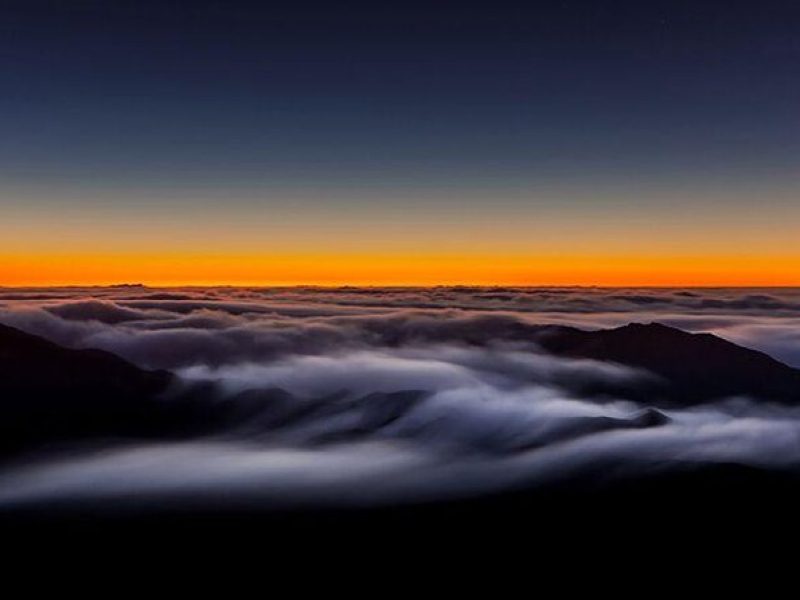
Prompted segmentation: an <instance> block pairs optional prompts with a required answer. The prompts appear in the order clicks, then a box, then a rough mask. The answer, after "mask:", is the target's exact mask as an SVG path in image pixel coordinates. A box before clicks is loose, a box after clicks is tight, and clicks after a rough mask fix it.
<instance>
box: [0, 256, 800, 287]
mask: <svg viewBox="0 0 800 600" xmlns="http://www.w3.org/2000/svg"><path fill="white" fill-rule="evenodd" d="M123 283H141V284H144V285H149V286H155V287H158V286H164V287H169V286H187V285H196V286H216V285H263V286H293V285H318V286H342V285H360V286H435V285H517V286H608V287H646V286H652V287H687V286H694V287H791V286H798V285H800V256H771V257H768V256H758V257H754V256H688V255H687V256H641V255H637V256H620V255H609V256H598V255H591V256H585V255H574V256H564V255H557V256H541V255H539V256H518V255H514V256H494V255H427V256H425V255H415V256H408V255H323V254H307V255H297V254H292V255H266V256H265V255H238V256H237V255H222V256H212V255H200V254H172V255H142V254H124V255H102V256H99V255H86V254H81V255H24V256H0V286H5V287H24V286H42V287H44V286H62V285H97V286H101V285H115V284H123Z"/></svg>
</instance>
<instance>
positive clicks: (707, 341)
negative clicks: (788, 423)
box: [537, 323, 800, 405]
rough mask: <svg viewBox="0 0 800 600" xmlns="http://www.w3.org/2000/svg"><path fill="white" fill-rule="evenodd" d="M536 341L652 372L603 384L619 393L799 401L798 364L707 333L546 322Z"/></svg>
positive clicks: (671, 398) (684, 401)
mask: <svg viewBox="0 0 800 600" xmlns="http://www.w3.org/2000/svg"><path fill="white" fill-rule="evenodd" d="M537 341H538V342H539V344H540V345H541V346H542V348H543V349H545V350H546V351H548V352H550V353H552V354H555V355H558V356H564V357H570V358H585V359H592V360H598V361H603V362H613V363H618V364H621V365H625V366H629V367H634V368H638V369H643V370H645V371H648V372H649V373H652V374H654V375H656V376H657V377H658V379H654V380H652V381H651V382H650V383H649V384H643V385H640V386H632V387H624V386H621V385H616V386H609V388H608V391H609V392H614V393H616V394H617V395H621V396H623V397H629V398H634V399H639V400H648V401H650V402H651V403H671V404H681V405H688V404H697V403H702V402H707V401H710V400H714V399H719V398H725V397H731V396H752V397H756V398H761V399H765V400H771V401H775V402H781V403H787V404H793V403H796V402H798V401H800V370H797V369H793V368H791V367H789V366H787V365H785V364H783V363H781V362H779V361H777V360H775V359H774V358H772V357H770V356H769V355H767V354H764V353H763V352H759V351H757V350H751V349H749V348H743V347H742V346H738V345H736V344H734V343H732V342H729V341H727V340H724V339H722V338H720V337H717V336H715V335H712V334H709V333H687V332H685V331H682V330H680V329H675V328H673V327H668V326H666V325H662V324H659V323H650V324H642V323H631V324H629V325H625V326H623V327H618V328H616V329H606V330H600V331H584V330H580V329H575V328H571V327H551V328H546V329H545V330H544V331H543V332H542V333H541V336H540V337H539V338H538V340H537Z"/></svg>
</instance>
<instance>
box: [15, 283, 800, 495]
mask: <svg viewBox="0 0 800 600" xmlns="http://www.w3.org/2000/svg"><path fill="white" fill-rule="evenodd" d="M0 303H1V304H0V323H4V324H7V325H11V326H14V327H17V328H19V329H22V330H24V331H27V332H29V333H33V334H36V335H40V336H43V337H45V338H47V339H50V340H52V341H54V342H57V343H59V344H61V345H64V346H68V347H71V348H100V349H104V350H108V351H111V352H114V353H116V354H118V355H120V356H122V357H124V358H126V359H128V360H130V361H132V362H134V363H135V364H137V365H139V366H141V367H144V368H164V369H169V370H172V371H174V372H175V373H177V374H178V375H179V376H180V378H181V380H182V381H183V382H184V385H186V386H191V385H198V384H200V383H205V384H207V385H210V386H211V387H212V388H213V389H214V390H215V391H214V393H213V394H211V396H210V397H209V398H208V399H207V401H208V402H210V403H213V404H214V406H215V410H216V408H218V407H220V406H221V407H223V408H224V410H225V411H226V412H225V414H226V415H228V416H229V417H230V418H228V419H227V420H226V422H225V424H224V426H222V427H220V428H219V429H218V430H216V431H214V432H213V433H211V434H209V435H206V436H204V437H202V438H201V439H191V440H182V441H169V442H168V441H166V440H163V441H158V440H157V441H149V442H147V443H136V444H130V443H126V444H121V443H119V444H117V443H111V442H109V443H107V444H105V445H102V446H99V447H98V446H97V445H96V444H93V445H92V447H91V448H89V449H82V448H81V447H80V446H76V447H75V448H72V449H70V451H69V452H68V453H61V454H58V455H55V456H46V457H43V458H41V457H40V458H36V459H31V460H29V461H28V462H26V463H24V464H22V465H16V464H15V465H13V466H9V467H7V468H4V469H2V470H0V490H2V491H0V506H17V505H20V504H23V505H24V504H28V503H33V504H35V503H47V502H54V501H70V502H72V501H81V500H86V499H97V498H115V499H117V500H120V499H128V500H130V499H131V498H136V499H137V501H145V500H146V499H148V498H149V499H163V498H164V497H169V498H194V499H195V501H196V500H197V498H203V497H208V498H212V499H214V501H216V502H223V501H224V502H232V503H236V502H247V503H253V502H255V503H257V504H259V505H261V504H263V505H264V506H282V505H290V506H297V505H305V504H309V505H318V504H335V505H363V504H371V503H377V504H380V503H394V502H399V501H405V500H419V499H434V498H439V499H441V498H449V497H461V496H469V495H475V494H482V493H487V492H491V491H497V490H505V489H514V488H519V487H531V486H533V487H535V486H541V485H547V484H548V482H551V481H553V480H556V479H559V478H564V477H565V476H569V475H570V474H575V475H576V476H577V475H578V474H580V473H583V472H585V471H586V470H587V469H590V470H592V472H594V473H597V472H602V473H611V472H613V473H615V474H617V475H618V474H620V473H622V474H624V473H637V472H639V473H641V472H651V471H653V470H658V469H663V468H669V465H677V464H686V463H698V464H700V463H727V462H734V463H741V464H747V465H753V466H758V467H768V468H780V469H794V468H797V467H798V464H800V410H798V409H796V408H794V407H785V406H784V407H777V406H772V405H769V404H765V403H764V402H763V401H760V400H758V399H755V398H730V399H725V400H720V401H718V402H714V403H712V404H705V405H703V406H699V407H694V408H675V409H669V410H663V409H661V410H655V409H654V408H653V407H652V406H650V405H649V404H648V403H647V402H646V401H644V402H631V401H624V400H620V399H616V398H613V397H608V398H603V399H598V398H590V397H585V396H583V395H582V394H581V389H582V387H583V386H585V385H588V384H591V383H596V382H607V383H613V384H615V385H620V384H624V385H630V386H636V385H639V384H640V383H641V382H643V381H646V380H647V379H648V378H652V377H653V374H651V373H647V372H643V371H641V370H637V369H632V368H630V367H626V366H624V365H618V364H613V363H605V362H599V361H591V360H578V359H570V358H564V357H556V356H552V355H549V354H547V353H545V352H543V351H542V350H541V348H540V346H539V344H538V343H537V337H538V336H539V335H541V326H542V325H548V324H551V325H552V324H567V325H575V326H579V327H582V328H586V329H596V328H605V327H611V326H616V325H621V324H626V323H629V322H632V321H658V322H661V323H664V324H667V325H671V326H675V327H678V328H681V329H684V330H687V331H692V332H700V331H704V332H710V333H714V334H716V335H719V336H721V337H724V338H726V339H728V340H731V341H734V342H736V343H739V344H741V345H744V346H748V347H752V348H755V349H759V350H762V351H765V352H767V353H769V354H771V355H773V356H774V357H776V358H778V359H780V360H783V361H785V362H787V363H789V364H793V365H800V326H798V325H797V324H796V322H797V316H800V291H798V290H726V289H714V290H706V289H703V290H698V289H691V290H678V289H657V290H655V289H630V290H619V289H614V290H603V289H581V288H548V289H527V288H468V287H459V288H432V289H378V288H369V289H357V288H340V289H313V288H308V289H303V288H276V289H261V288H202V289H200V288H181V289H169V290H163V289H159V290H152V289H148V288H144V287H137V286H121V287H117V288H85V289H83V288H69V289H26V290H23V289H14V290H3V289H0Z"/></svg>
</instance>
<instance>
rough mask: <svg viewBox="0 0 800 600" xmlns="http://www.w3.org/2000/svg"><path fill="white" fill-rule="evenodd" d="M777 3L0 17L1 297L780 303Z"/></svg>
mask: <svg viewBox="0 0 800 600" xmlns="http://www.w3.org/2000/svg"><path fill="white" fill-rule="evenodd" d="M798 67H800V4H798V3H797V2H793V1H789V0H786V1H776V0H765V1H761V2H744V1H741V2H740V1H737V0H731V1H718V2H709V1H703V0H695V1H691V2H689V1H686V2H683V1H679V0H678V1H670V2H668V1H663V0H661V1H660V0H654V1H648V2H641V1H617V2H615V1H609V2H596V1H571V0H565V1H562V2H546V1H543V2H527V3H519V4H518V5H515V4H511V3H503V2H491V3H470V2H458V3H447V2H429V3H412V2H373V3H369V4H366V3H365V4H357V3H348V2H336V3H333V2H325V3H318V4H316V3H292V4H290V3H285V6H278V5H276V3H271V2H262V3H252V4H251V3H245V2H235V1H224V2H223V1H217V2H212V1H206V0H198V1H193V2H191V1H184V2H177V1H168V0H167V1H165V0H162V1H159V2H150V1H146V0H145V1H142V0H139V1H133V0H131V1H127V2H126V1H100V0H95V1H92V0H75V1H72V2H56V1H45V0H25V1H22V0H17V1H13V0H11V1H9V0H6V1H5V2H3V3H2V6H0V89H2V94H0V125H1V126H2V128H1V129H0V284H7V285H15V284H62V283H118V282H125V281H137V282H139V281H141V282H145V283H151V284H178V283H264V284H276V283H278V284H293V283H319V284H342V283H352V284H370V283H374V284H391V283H396V284H417V283H419V284H435V283H514V284H531V285H539V284H548V283H551V284H614V285H643V284H653V285H670V284H681V285H684V284H685V285H689V284H691V285H732V284H734V285H736V284H738V285H771V284H775V285H781V284H783V285H789V284H800V245H799V244H798V242H797V239H798V231H800V195H799V194H798V192H800V168H799V167H800V76H798V75H799V73H800V69H799V68H798Z"/></svg>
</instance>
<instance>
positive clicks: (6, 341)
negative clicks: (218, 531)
mask: <svg viewBox="0 0 800 600" xmlns="http://www.w3.org/2000/svg"><path fill="white" fill-rule="evenodd" d="M173 380H174V376H173V375H172V374H170V373H168V372H166V371H146V370H143V369H140V368H138V367H136V366H135V365H132V364H131V363H129V362H127V361H125V360H123V359H122V358H120V357H118V356H116V355H114V354H111V353H110V352H105V351H102V350H73V349H68V348H64V347H62V346H59V345H57V344H54V343H52V342H49V341H47V340H44V339H42V338H39V337H37V336H34V335H30V334H28V333H24V332H22V331H19V330H17V329H14V328H12V327H8V326H5V325H0V399H1V400H0V411H1V412H0V450H9V449H14V448H17V447H20V446H27V445H30V444H34V443H42V442H57V441H60V440H64V439H74V438H81V437H86V436H93V435H99V436H128V435H135V436H141V435H145V434H147V433H152V434H156V433H157V432H158V431H161V424H160V423H158V421H160V420H161V419H162V418H163V417H164V412H163V410H161V407H160V403H159V402H158V400H157V398H158V396H159V395H160V394H161V393H163V392H164V391H165V390H166V389H167V387H168V386H169V385H170V383H171V382H172V381H173Z"/></svg>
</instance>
